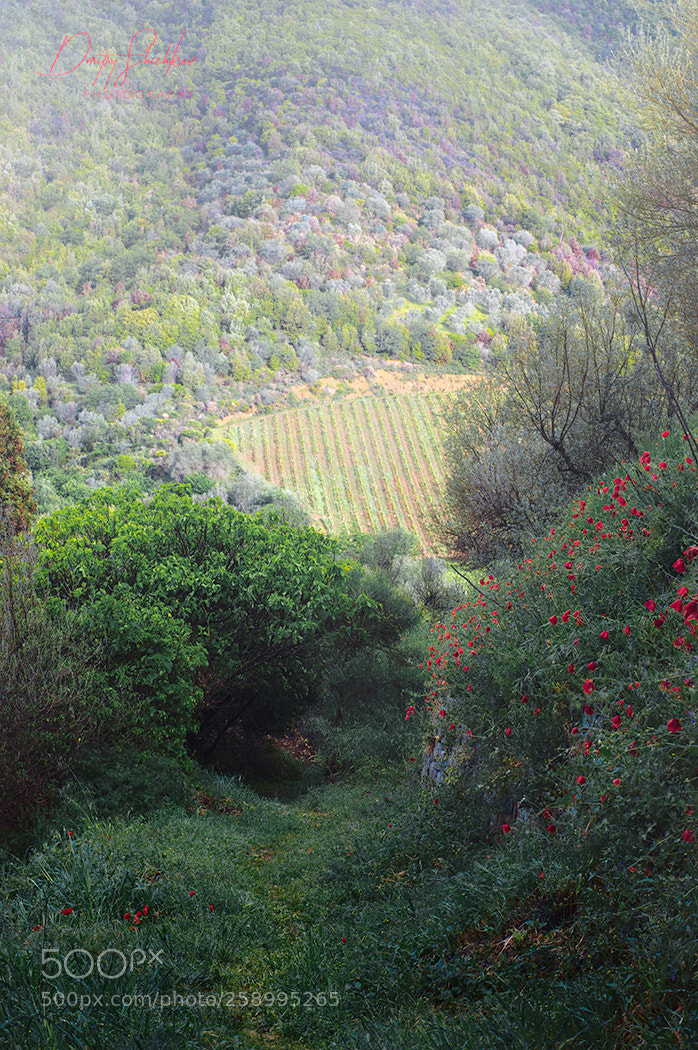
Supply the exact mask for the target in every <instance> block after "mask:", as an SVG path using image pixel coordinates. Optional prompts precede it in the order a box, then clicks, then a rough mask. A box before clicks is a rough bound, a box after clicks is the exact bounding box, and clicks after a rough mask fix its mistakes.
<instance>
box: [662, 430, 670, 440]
mask: <svg viewBox="0 0 698 1050" xmlns="http://www.w3.org/2000/svg"><path fill="white" fill-rule="evenodd" d="M662 437H663V438H668V437H669V431H668V430H665V431H663V433H662Z"/></svg>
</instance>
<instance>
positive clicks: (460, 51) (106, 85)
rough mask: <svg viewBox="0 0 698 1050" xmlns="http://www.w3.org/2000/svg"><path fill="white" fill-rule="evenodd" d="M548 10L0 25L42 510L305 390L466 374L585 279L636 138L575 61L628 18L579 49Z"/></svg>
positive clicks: (183, 456)
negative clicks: (516, 327) (359, 380)
mask: <svg viewBox="0 0 698 1050" xmlns="http://www.w3.org/2000/svg"><path fill="white" fill-rule="evenodd" d="M553 14H554V17H552V16H551V17H549V16H548V15H547V14H546V13H544V12H543V11H541V10H538V8H537V7H536V6H533V5H530V4H520V3H510V2H505V0H497V2H495V3H494V4H484V3H483V4H480V3H476V2H473V3H470V2H468V3H440V4H435V5H429V8H428V9H426V8H425V7H424V5H420V4H410V3H402V4H398V3H387V4H379V5H372V6H371V5H369V4H367V3H362V2H357V3H352V4H348V3H344V2H331V3H319V2H311V0H303V2H301V3H294V4H293V5H288V4H284V3H281V2H268V3H264V4H262V5H261V6H260V5H259V4H256V3H255V4H251V3H244V2H230V0H223V2H220V3H215V4H213V3H209V4H204V3H201V4H200V3H193V2H190V3H184V4H173V3H163V4H159V5H156V6H155V7H154V6H153V5H152V4H147V5H146V4H139V3H126V4H122V5H110V4H99V5H92V6H91V7H85V5H83V4H80V3H61V4H52V3H47V2H29V3H14V2H12V0H10V2H8V3H7V4H4V5H3V10H2V12H0V20H1V24H2V41H3V43H2V65H1V66H0V76H2V80H3V95H2V99H3V104H2V109H3V115H4V119H3V121H2V125H1V126H0V136H1V147H0V148H1V149H2V176H1V179H0V235H1V236H2V264H1V265H2V271H1V273H0V278H1V280H2V284H1V289H2V290H1V291H0V354H1V355H2V357H1V358H0V383H2V385H3V386H4V388H5V390H6V392H7V393H9V395H10V404H11V407H12V409H13V411H14V413H15V415H16V417H17V418H18V420H19V422H20V423H21V425H22V427H23V428H24V430H25V434H26V440H27V447H26V454H27V459H28V462H29V465H30V467H31V469H32V471H33V473H34V477H35V479H36V486H37V495H38V500H39V507H40V510H41V511H47V510H50V509H52V508H55V507H57V506H60V505H62V504H63V503H64V502H65V501H66V500H71V499H74V498H75V497H76V496H77V495H79V494H81V493H83V494H84V493H85V492H86V491H87V490H88V489H89V488H90V487H94V486H95V485H97V484H99V483H102V482H104V481H110V482H113V481H119V480H120V479H122V478H125V477H126V476H130V477H131V480H134V479H138V481H139V484H141V485H148V484H152V483H154V482H156V481H158V480H168V479H171V478H174V477H177V478H181V477H182V476H187V475H188V474H191V473H197V474H199V475H201V473H202V471H201V469H200V463H201V454H200V453H199V452H193V451H191V443H192V442H196V441H198V440H200V439H202V438H207V437H208V436H209V428H210V427H211V426H212V424H213V423H214V422H215V421H216V420H217V419H218V418H220V417H222V416H226V415H229V414H231V413H235V412H239V411H244V410H247V409H254V410H257V411H259V410H260V409H263V410H267V411H268V410H270V409H273V408H274V407H276V406H288V405H293V403H294V401H295V399H297V397H298V396H299V391H300V392H301V393H302V391H303V390H305V391H317V390H318V387H317V383H318V380H319V379H320V378H322V377H323V376H334V377H335V378H337V379H338V380H340V381H341V380H342V379H346V380H350V379H352V378H353V377H355V376H356V375H360V374H362V373H364V372H366V369H367V367H368V368H369V369H370V367H371V362H373V364H374V365H375V363H376V360H377V359H380V360H390V361H393V362H398V363H399V362H402V365H403V366H404V365H412V366H417V367H418V368H419V369H422V370H423V369H433V368H442V369H443V368H449V369H455V370H461V371H462V370H471V369H477V368H479V366H480V363H481V362H482V361H483V360H486V359H487V357H488V356H489V355H490V354H491V353H492V352H493V351H495V352H496V350H497V348H498V347H500V346H501V345H502V341H503V340H504V339H505V337H506V332H507V329H508V326H509V325H510V324H511V322H512V320H513V319H516V318H518V317H522V316H526V315H528V314H531V313H532V312H535V311H537V310H540V309H541V308H545V307H546V306H547V305H548V304H549V303H550V302H551V300H552V299H554V297H555V296H557V295H558V294H559V293H560V292H561V291H564V290H565V289H567V288H569V286H570V282H571V281H573V280H574V278H575V275H583V276H586V277H588V278H592V279H594V280H595V279H596V278H597V276H598V278H600V279H601V280H602V281H603V280H604V276H605V271H606V261H605V260H606V250H605V246H604V245H605V242H604V238H603V231H604V228H605V226H606V224H607V222H608V218H609V213H608V206H607V203H606V201H605V193H604V186H605V184H606V181H607V179H608V177H609V175H612V174H613V173H615V172H616V171H617V170H618V168H619V165H620V164H621V162H622V154H623V149H624V147H625V146H626V144H627V143H628V142H630V141H631V140H632V137H633V131H632V127H631V125H630V123H629V121H628V120H627V118H626V117H625V115H624V110H623V106H622V104H621V102H620V100H619V96H618V93H617V89H616V86H615V84H614V81H613V78H612V77H611V76H610V75H609V72H608V70H607V69H606V68H604V67H603V66H602V65H600V64H599V63H598V62H597V61H596V60H595V56H596V51H595V50H594V46H595V45H596V44H598V43H603V42H604V41H605V40H607V39H608V32H609V31H610V30H609V27H612V26H614V25H617V24H619V23H620V21H622V19H624V18H625V7H624V5H622V4H619V5H617V7H616V6H614V5H609V4H606V5H604V21H603V26H602V25H601V24H600V21H599V19H596V20H595V21H594V22H593V23H592V22H590V23H589V26H588V32H586V36H588V37H590V38H591V39H590V41H585V40H584V39H583V38H582V37H583V36H584V35H585V34H582V37H580V35H579V33H578V31H577V30H578V26H577V24H576V22H575V18H576V16H575V17H574V18H573V16H572V15H569V17H567V16H564V15H561V14H559V13H556V12H553ZM610 15H612V17H611V19H610V21H609V18H608V17H607V16H610ZM577 21H578V19H577ZM568 29H569V30H570V32H569V33H568V32H567V30H568ZM592 44H593V45H594V46H591V45H592ZM129 49H130V50H129ZM118 56H122V57H118ZM367 374H368V376H369V378H370V375H371V373H370V371H369V372H368V373H367ZM175 450H176V451H175ZM229 452H230V455H229V454H228V453H229ZM189 457H191V463H190V467H191V469H189V467H188V460H189ZM209 459H210V460H211V461H215V463H216V466H215V468H213V469H209V470H208V471H207V470H206V469H204V471H203V474H204V481H205V482H206V483H208V484H209V485H210V484H213V483H223V487H222V488H221V489H220V490H219V493H220V494H222V495H223V496H224V495H225V484H224V483H225V482H227V480H228V479H229V478H230V477H231V476H232V475H233V474H234V473H235V471H236V470H237V469H238V468H237V466H236V463H235V457H234V452H233V451H232V450H228V451H227V452H226V450H225V449H223V448H218V449H217V450H216V451H215V452H214V453H211V455H210V456H209ZM148 478H149V479H150V480H148Z"/></svg>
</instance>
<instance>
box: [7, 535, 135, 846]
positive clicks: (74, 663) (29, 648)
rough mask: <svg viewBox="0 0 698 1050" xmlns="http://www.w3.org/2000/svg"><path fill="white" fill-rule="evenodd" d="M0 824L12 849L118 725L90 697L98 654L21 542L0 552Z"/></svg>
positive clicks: (110, 740)
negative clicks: (38, 577) (48, 590)
mask: <svg viewBox="0 0 698 1050" xmlns="http://www.w3.org/2000/svg"><path fill="white" fill-rule="evenodd" d="M0 556H1V559H2V560H1V562H0V665H1V666H2V669H3V673H2V676H1V678H0V800H1V801H0V815H1V820H0V824H1V826H2V837H3V840H4V841H5V842H7V841H9V842H11V843H12V844H14V845H15V846H17V845H20V844H22V842H23V840H22V838H21V836H22V835H23V834H26V833H27V831H28V829H30V828H31V826H32V824H33V822H34V821H35V819H36V817H37V816H38V815H39V814H40V813H41V812H44V811H46V810H48V808H49V806H50V805H51V803H52V802H53V801H54V800H55V794H56V791H57V790H58V788H59V787H60V785H61V783H62V782H63V781H64V780H65V779H66V777H67V776H68V773H69V769H70V764H71V761H73V760H74V759H76V758H77V757H78V756H79V755H80V753H81V752H82V751H83V750H84V749H85V748H90V747H92V748H96V747H104V748H105V749H108V748H109V746H110V745H111V744H113V742H114V739H115V737H116V736H117V735H118V729H119V727H118V725H117V724H116V723H115V722H113V721H112V719H111V714H110V712H109V711H108V710H106V711H105V708H104V706H102V704H101V701H100V700H98V699H97V696H96V692H95V686H96V672H95V667H96V664H97V663H98V662H99V660H100V656H101V653H100V650H99V647H98V646H97V645H96V644H91V643H90V642H88V641H87V640H86V638H85V636H84V635H83V632H82V630H81V625H80V622H79V618H78V617H77V616H76V615H75V614H74V613H72V612H71V611H69V610H67V609H66V608H65V607H64V606H63V605H62V604H61V603H60V602H55V603H53V604H52V605H51V606H47V605H46V604H45V602H44V599H43V596H42V594H41V593H40V591H39V590H37V587H36V581H35V576H34V570H35V561H36V554H35V551H34V549H33V547H32V546H30V545H29V543H28V542H27V541H26V540H24V539H19V538H13V537H8V536H7V535H6V536H5V537H4V538H3V541H2V546H1V548H0Z"/></svg>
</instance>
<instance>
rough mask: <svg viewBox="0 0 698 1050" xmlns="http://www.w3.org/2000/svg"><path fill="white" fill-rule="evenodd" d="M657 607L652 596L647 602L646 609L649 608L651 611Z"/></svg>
mask: <svg viewBox="0 0 698 1050" xmlns="http://www.w3.org/2000/svg"><path fill="white" fill-rule="evenodd" d="M656 608H657V606H656V605H655V603H654V600H653V599H652V598H648V599H647V601H646V602H645V609H648V610H649V611H650V612H654V610H655V609H656Z"/></svg>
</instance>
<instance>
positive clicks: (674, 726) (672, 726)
mask: <svg viewBox="0 0 698 1050" xmlns="http://www.w3.org/2000/svg"><path fill="white" fill-rule="evenodd" d="M666 727H667V729H668V730H669V732H670V733H680V732H681V723H680V722H679V720H678V718H670V719H669V721H668V722H667V724H666Z"/></svg>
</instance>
